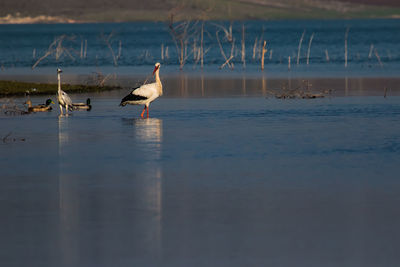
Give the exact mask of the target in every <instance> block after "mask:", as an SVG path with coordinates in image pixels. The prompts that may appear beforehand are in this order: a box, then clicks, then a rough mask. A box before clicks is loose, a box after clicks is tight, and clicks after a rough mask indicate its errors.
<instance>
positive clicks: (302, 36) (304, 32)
mask: <svg viewBox="0 0 400 267" xmlns="http://www.w3.org/2000/svg"><path fill="white" fill-rule="evenodd" d="M304 34H306V30H304V31H303V34H302V35H301V37H300V41H299V47H298V48H297V65H299V63H300V50H301V44H302V43H303V38H304Z"/></svg>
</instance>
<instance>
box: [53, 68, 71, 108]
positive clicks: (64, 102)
mask: <svg viewBox="0 0 400 267" xmlns="http://www.w3.org/2000/svg"><path fill="white" fill-rule="evenodd" d="M61 72H62V70H61V69H57V79H58V93H57V100H58V104H59V105H60V112H61V115H62V114H63V109H62V108H63V107H64V108H65V113H66V115H68V110H72V101H71V98H70V97H69V96H68V94H67V93H66V92H64V91H63V90H61Z"/></svg>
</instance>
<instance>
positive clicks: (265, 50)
mask: <svg viewBox="0 0 400 267" xmlns="http://www.w3.org/2000/svg"><path fill="white" fill-rule="evenodd" d="M266 45H267V41H264V44H263V47H262V51H261V70H264V55H265V53H266V52H267V49H266V48H265V46H266Z"/></svg>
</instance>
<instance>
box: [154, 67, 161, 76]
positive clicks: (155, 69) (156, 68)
mask: <svg viewBox="0 0 400 267" xmlns="http://www.w3.org/2000/svg"><path fill="white" fill-rule="evenodd" d="M159 67H160V66H155V67H154V70H153V75H154V73H156V71H157V70H158V68H159Z"/></svg>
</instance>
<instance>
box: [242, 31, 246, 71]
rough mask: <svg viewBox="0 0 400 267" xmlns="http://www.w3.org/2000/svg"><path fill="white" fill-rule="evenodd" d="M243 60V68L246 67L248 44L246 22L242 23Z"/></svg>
mask: <svg viewBox="0 0 400 267" xmlns="http://www.w3.org/2000/svg"><path fill="white" fill-rule="evenodd" d="M242 62H243V68H244V69H245V68H246V45H245V29H244V24H242Z"/></svg>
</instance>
